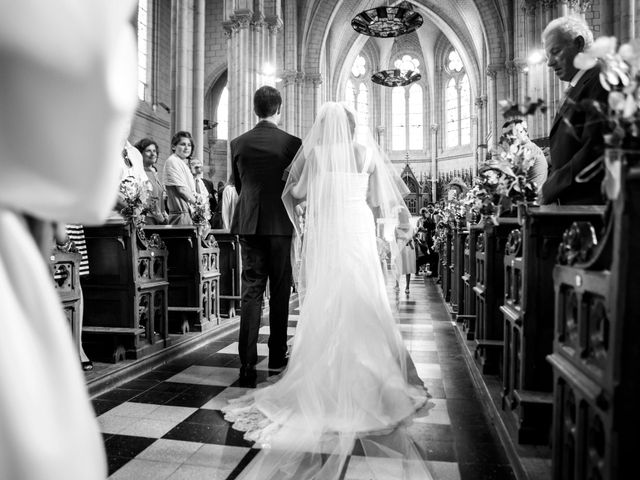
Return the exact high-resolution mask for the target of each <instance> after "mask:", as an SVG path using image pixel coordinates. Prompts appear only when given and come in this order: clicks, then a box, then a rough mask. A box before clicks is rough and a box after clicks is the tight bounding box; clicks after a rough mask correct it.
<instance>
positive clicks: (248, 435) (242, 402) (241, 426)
mask: <svg viewBox="0 0 640 480" xmlns="http://www.w3.org/2000/svg"><path fill="white" fill-rule="evenodd" d="M423 391H424V394H425V397H424V399H422V400H421V401H417V402H415V404H414V410H413V412H412V413H411V414H409V415H407V416H406V417H405V418H403V419H401V420H399V421H398V422H396V423H394V424H390V425H388V426H387V427H386V428H379V429H375V430H359V431H357V432H350V433H354V434H357V435H361V436H365V435H372V434H373V435H385V434H388V433H389V432H391V431H393V430H395V429H396V428H397V427H398V426H400V425H403V424H407V423H410V422H411V421H412V420H413V418H414V416H415V414H416V413H417V412H418V411H419V410H421V409H422V408H424V407H425V406H429V399H430V398H432V396H431V394H430V393H429V392H428V390H427V389H426V388H424V387H423ZM431 406H433V404H431ZM222 413H223V414H224V419H225V420H227V421H229V422H231V423H232V428H233V429H234V430H237V431H240V432H244V435H243V438H244V439H245V440H248V441H250V442H255V443H256V446H259V447H260V448H269V446H270V439H271V436H272V435H273V434H274V433H275V432H277V431H278V429H279V428H280V427H281V425H280V424H278V423H276V422H275V421H273V420H272V419H270V418H269V417H267V416H266V415H265V414H264V413H262V411H261V410H260V409H258V408H257V407H256V406H255V400H254V398H253V396H248V397H240V398H235V399H231V400H229V404H228V405H227V406H225V407H223V408H222ZM324 433H325V434H329V435H330V434H332V433H333V434H335V433H339V432H329V431H327V432H324Z"/></svg>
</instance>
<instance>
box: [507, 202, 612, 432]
mask: <svg viewBox="0 0 640 480" xmlns="http://www.w3.org/2000/svg"><path fill="white" fill-rule="evenodd" d="M518 213H519V215H518V220H519V224H520V226H519V228H515V229H513V230H512V231H511V232H510V233H509V236H508V239H507V244H506V251H505V256H504V304H503V305H502V306H501V307H500V310H501V312H502V314H503V316H504V354H503V372H504V374H503V376H502V385H503V391H502V408H503V409H504V410H506V411H509V412H511V413H512V414H513V416H514V420H515V425H516V430H517V439H518V442H519V443H533V444H548V442H549V431H550V428H551V412H552V404H553V402H552V394H551V391H552V385H553V375H552V371H551V366H550V365H549V363H548V362H546V361H545V358H546V356H547V355H549V354H550V353H551V352H552V349H553V346H552V341H553V313H554V308H553V302H552V301H551V299H552V298H553V283H552V282H551V278H552V272H553V268H554V265H555V263H556V255H557V251H558V246H559V244H560V242H561V240H562V234H563V232H564V230H565V229H566V228H567V227H568V226H569V225H571V222H572V221H574V220H584V221H588V220H590V221H592V222H593V223H594V224H595V225H601V223H602V220H601V219H602V214H603V208H602V207H597V206H557V205H545V206H542V207H538V206H527V205H520V206H519V211H518Z"/></svg>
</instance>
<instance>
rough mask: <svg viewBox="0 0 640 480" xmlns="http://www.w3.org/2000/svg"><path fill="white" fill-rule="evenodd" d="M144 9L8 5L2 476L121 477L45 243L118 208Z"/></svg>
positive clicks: (33, 2) (4, 35) (0, 234)
mask: <svg viewBox="0 0 640 480" xmlns="http://www.w3.org/2000/svg"><path fill="white" fill-rule="evenodd" d="M134 5H135V2H132V1H118V2H108V1H98V0H91V1H88V0H59V1H56V2H48V1H44V0H24V1H21V2H9V1H8V0H0V6H1V7H4V8H2V10H4V11H11V12H12V13H11V15H3V16H1V17H0V63H1V64H2V75H0V171H1V172H2V174H1V175H0V306H1V308H0V331H1V332H2V348H0V478H2V479H11V480H40V479H42V480H45V479H46V480H51V479H62V478H64V479H66V480H76V479H77V480H93V479H104V478H105V477H106V476H107V468H106V461H105V455H104V449H103V443H102V438H101V436H100V432H99V429H98V425H97V422H96V420H95V415H94V412H93V409H92V407H91V403H90V401H89V397H88V395H87V390H86V386H85V379H84V377H83V374H82V370H81V368H80V365H79V362H78V358H77V352H76V350H75V349H74V346H73V341H72V337H71V331H70V329H69V326H68V325H67V319H66V318H65V316H64V315H63V312H62V307H61V304H60V300H59V299H58V295H57V294H56V292H55V290H54V289H53V280H52V278H51V274H50V272H49V269H48V268H47V265H46V263H45V260H44V258H43V255H42V253H45V254H46V255H47V256H48V252H49V247H48V245H47V244H46V242H44V241H42V242H41V240H42V239H51V238H53V235H52V231H51V229H50V228H49V226H50V225H51V222H54V221H56V222H65V223H83V224H92V223H100V222H102V221H103V220H104V219H105V218H106V216H107V214H108V213H109V210H110V209H111V207H112V206H113V204H114V201H115V197H116V193H117V189H118V180H119V178H118V174H119V164H118V162H117V160H118V159H119V158H120V157H119V154H120V151H121V149H122V143H123V140H124V139H123V138H120V137H121V136H122V131H123V130H124V129H125V128H126V125H127V124H128V123H129V122H130V120H131V115H132V113H133V109H134V108H135V104H136V78H135V75H136V62H135V54H136V51H135V42H134V36H133V31H132V28H131V25H130V23H129V18H130V16H131V14H132V12H133V10H132V7H133V6H134ZM34 227H35V228H34ZM30 229H31V232H30ZM34 233H35V236H34V235H33V234H34ZM38 243H40V244H41V246H42V247H43V250H39V249H38Z"/></svg>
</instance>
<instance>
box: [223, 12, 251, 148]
mask: <svg viewBox="0 0 640 480" xmlns="http://www.w3.org/2000/svg"><path fill="white" fill-rule="evenodd" d="M252 17H253V13H252V12H251V10H236V12H235V13H234V18H235V20H236V21H237V22H238V33H237V35H238V52H237V55H236V56H235V58H232V59H231V61H234V62H237V63H238V78H237V84H236V92H237V97H236V101H237V103H236V105H238V110H239V111H238V124H237V126H236V128H237V133H236V135H241V134H243V133H245V132H246V131H248V130H250V129H251V128H252V127H253V124H254V123H255V122H254V114H253V105H252V104H253V101H252V99H253V94H254V89H252V85H253V83H254V82H252V81H251V80H252V77H253V75H252V73H253V71H252V70H251V50H252V49H251V31H250V29H249V27H250V24H251V18H252ZM232 105H233V104H232ZM229 138H233V137H229Z"/></svg>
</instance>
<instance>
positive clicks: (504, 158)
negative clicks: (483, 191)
mask: <svg viewBox="0 0 640 480" xmlns="http://www.w3.org/2000/svg"><path fill="white" fill-rule="evenodd" d="M513 127H514V125H513V124H512V125H510V126H509V127H508V129H507V131H505V132H503V134H502V137H500V142H499V143H498V147H497V150H496V152H495V155H496V157H497V158H498V160H499V162H500V163H501V164H502V165H505V171H504V172H503V173H504V175H503V177H502V178H503V183H504V185H505V187H506V193H505V194H504V198H503V202H502V205H503V207H504V208H511V206H512V204H514V203H518V202H533V201H535V200H536V199H537V198H538V194H537V191H538V187H539V185H536V184H535V183H534V182H530V181H527V172H528V171H529V169H530V168H531V167H532V166H533V163H534V161H535V157H534V154H533V152H532V151H531V149H530V148H528V147H527V146H526V145H522V144H520V143H519V142H517V141H514V136H513V135H511V130H512V129H513Z"/></svg>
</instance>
